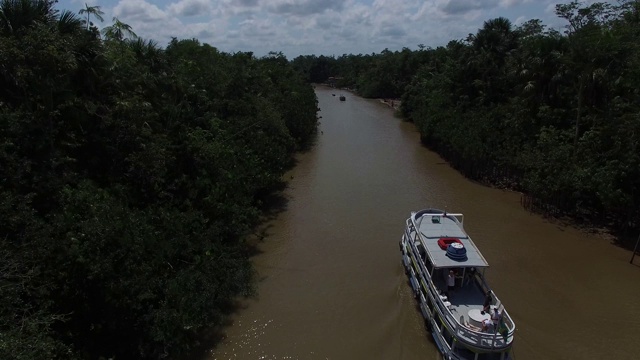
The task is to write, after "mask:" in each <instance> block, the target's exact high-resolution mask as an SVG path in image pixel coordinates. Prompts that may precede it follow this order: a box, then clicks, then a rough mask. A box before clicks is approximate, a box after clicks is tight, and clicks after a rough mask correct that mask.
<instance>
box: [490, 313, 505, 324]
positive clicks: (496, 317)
mask: <svg viewBox="0 0 640 360" xmlns="http://www.w3.org/2000/svg"><path fill="white" fill-rule="evenodd" d="M500 320H502V312H501V311H500V310H498V309H495V310H494V311H493V312H492V313H491V321H493V325H495V326H498V325H499V324H500Z"/></svg>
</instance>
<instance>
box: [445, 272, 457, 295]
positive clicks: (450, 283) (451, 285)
mask: <svg viewBox="0 0 640 360" xmlns="http://www.w3.org/2000/svg"><path fill="white" fill-rule="evenodd" d="M455 288H456V274H455V273H454V272H453V270H449V275H447V290H448V291H449V294H451V293H453V290H455ZM449 297H451V295H449Z"/></svg>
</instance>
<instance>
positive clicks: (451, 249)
mask: <svg viewBox="0 0 640 360" xmlns="http://www.w3.org/2000/svg"><path fill="white" fill-rule="evenodd" d="M447 256H448V257H449V258H450V259H451V260H456V261H465V260H467V249H466V248H465V247H464V245H462V244H461V243H451V244H449V246H448V247H447Z"/></svg>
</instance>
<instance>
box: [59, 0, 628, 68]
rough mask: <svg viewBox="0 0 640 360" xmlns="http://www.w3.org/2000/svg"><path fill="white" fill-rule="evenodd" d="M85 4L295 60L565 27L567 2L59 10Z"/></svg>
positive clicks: (232, 47) (156, 28)
mask: <svg viewBox="0 0 640 360" xmlns="http://www.w3.org/2000/svg"><path fill="white" fill-rule="evenodd" d="M567 1H568V0H567ZM589 1H592V0H589ZM609 1H610V2H615V1H616V0H609ZM85 2H87V3H89V4H93V3H95V4H98V5H100V6H101V7H102V10H103V11H104V12H105V15H104V17H105V19H110V18H111V16H117V17H118V18H119V19H120V20H121V21H123V22H125V23H127V24H129V25H131V27H132V28H133V30H134V31H135V32H136V33H137V34H138V35H140V36H142V37H144V38H152V39H154V40H156V41H158V43H160V44H166V43H167V41H168V40H170V38H171V37H177V38H191V37H197V38H198V39H199V40H200V41H201V42H206V43H209V44H211V45H212V46H215V47H218V48H219V49H220V50H221V51H226V52H236V51H253V52H254V53H255V54H256V56H262V55H266V54H267V53H268V52H269V51H272V50H274V51H282V52H283V53H284V54H285V55H287V57H290V58H291V57H295V56H298V55H300V54H318V55H320V54H324V55H331V54H337V55H340V54H343V53H354V54H358V53H363V54H364V53H372V52H380V51H382V50H383V49H385V48H389V49H390V50H392V51H393V50H400V49H402V48H403V47H409V48H412V49H415V48H417V45H418V44H421V43H422V44H425V45H426V46H430V47H437V46H440V45H446V44H447V43H448V42H449V41H450V40H459V39H463V38H466V37H467V35H468V34H469V33H476V32H477V31H478V29H479V28H481V27H482V26H483V22H484V21H486V20H489V19H493V18H496V17H499V16H502V17H506V18H508V19H510V20H511V21H512V23H513V24H516V25H517V24H520V23H522V22H524V21H527V20H529V19H532V18H536V19H541V20H542V21H543V24H545V25H548V26H549V27H552V28H558V29H562V26H563V25H564V23H565V21H564V20H562V19H558V17H557V16H556V15H555V4H556V3H557V2H563V1H562V0H536V1H533V0H60V2H59V3H58V5H57V7H58V8H66V9H70V10H72V11H74V9H75V11H77V10H79V9H80V8H82V7H84V3H85ZM565 2H566V1H565ZM523 14H524V16H523ZM108 23H110V21H108V20H107V21H106V22H105V23H104V24H103V25H108Z"/></svg>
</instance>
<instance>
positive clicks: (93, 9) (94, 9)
mask: <svg viewBox="0 0 640 360" xmlns="http://www.w3.org/2000/svg"><path fill="white" fill-rule="evenodd" d="M84 6H85V8H84V9H80V11H79V12H78V13H79V14H80V15H82V14H87V30H89V26H91V22H90V21H89V17H90V16H91V15H93V16H94V17H95V18H96V19H98V20H100V22H103V21H104V18H103V17H102V15H104V12H103V11H102V10H100V6H97V5H96V6H89V5H88V4H87V3H84Z"/></svg>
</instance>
